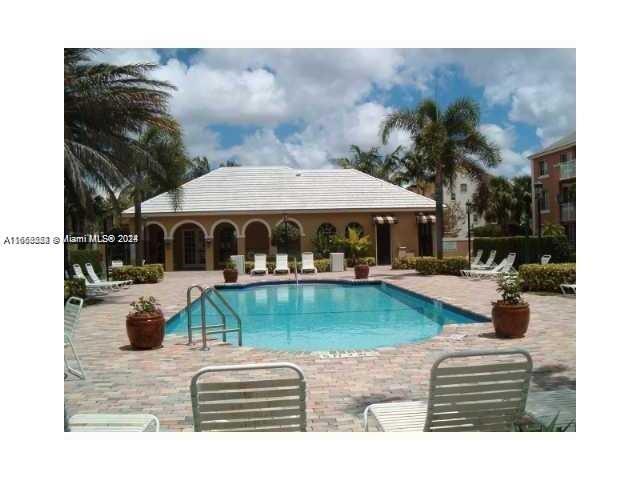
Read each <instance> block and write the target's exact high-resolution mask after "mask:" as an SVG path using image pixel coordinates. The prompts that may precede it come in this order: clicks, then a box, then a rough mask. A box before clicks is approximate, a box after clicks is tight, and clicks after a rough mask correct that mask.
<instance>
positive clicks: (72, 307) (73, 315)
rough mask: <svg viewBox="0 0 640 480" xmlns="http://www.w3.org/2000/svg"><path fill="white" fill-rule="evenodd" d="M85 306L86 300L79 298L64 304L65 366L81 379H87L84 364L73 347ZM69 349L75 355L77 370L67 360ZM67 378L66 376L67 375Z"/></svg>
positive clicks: (70, 298) (72, 298)
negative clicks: (77, 326) (83, 306)
mask: <svg viewBox="0 0 640 480" xmlns="http://www.w3.org/2000/svg"><path fill="white" fill-rule="evenodd" d="M83 304H84V300H82V299H81V298H78V297H69V298H68V299H67V302H66V303H65V304H64V348H65V353H64V366H65V369H66V370H67V371H68V372H69V373H71V374H72V375H75V376H76V377H78V378H80V379H83V380H84V379H85V378H86V377H85V373H84V369H83V368H82V363H81V362H80V358H79V357H78V354H77V353H76V349H75V347H74V346H73V341H72V340H73V334H74V333H75V329H76V325H77V324H78V320H79V319H80V312H81V311H82V305H83ZM67 347H69V348H70V349H71V353H72V354H73V359H74V360H75V363H76V365H77V367H78V368H77V369H75V368H72V367H71V365H69V361H68V360H67V355H66V349H67ZM65 377H66V375H65Z"/></svg>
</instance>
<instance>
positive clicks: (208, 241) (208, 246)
mask: <svg viewBox="0 0 640 480" xmlns="http://www.w3.org/2000/svg"><path fill="white" fill-rule="evenodd" d="M213 245H214V242H213V237H207V238H205V239H204V254H205V265H206V266H205V269H206V270H213V266H214V263H213Z"/></svg>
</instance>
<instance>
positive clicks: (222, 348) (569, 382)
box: [65, 267, 576, 431]
mask: <svg viewBox="0 0 640 480" xmlns="http://www.w3.org/2000/svg"><path fill="white" fill-rule="evenodd" d="M352 276H353V271H351V270H350V271H347V272H343V273H326V274H319V275H318V278H323V279H331V278H341V277H342V278H352ZM273 278H274V277H273V276H271V275H270V276H269V277H268V279H273ZM370 278H372V279H379V280H383V281H387V282H389V283H392V284H395V285H398V286H401V287H404V288H406V289H409V290H412V291H415V292H418V293H422V294H425V295H428V296H430V297H431V298H435V299H438V300H442V301H445V302H447V303H450V304H453V305H456V306H459V307H461V308H465V309H467V310H471V311H473V312H476V313H479V314H482V315H485V316H487V317H490V315H491V303H490V302H491V301H492V300H494V299H496V297H497V293H496V292H495V284H494V283H493V282H491V281H487V280H483V281H473V280H465V279H462V278H458V277H451V276H433V277H423V276H420V275H417V274H416V273H415V272H414V271H393V270H390V269H389V268H388V267H375V268H372V269H371V275H370ZM254 280H256V278H251V279H250V278H249V277H248V276H244V275H243V276H241V277H240V281H242V282H247V281H254ZM220 282H222V273H221V272H170V273H167V274H166V276H165V279H164V280H163V281H162V282H161V283H158V284H155V285H134V286H133V287H131V288H130V289H128V290H124V291H122V292H118V293H115V294H112V295H110V296H109V297H108V298H107V299H105V300H104V301H101V302H100V303H97V304H95V305H88V306H86V307H85V308H84V309H83V313H82V317H81V319H80V322H79V325H78V327H77V330H76V334H75V338H74V344H75V346H76V349H77V351H78V354H79V356H80V358H81V359H82V362H83V365H84V368H85V371H86V373H87V379H86V380H78V379H75V378H70V379H68V380H66V381H65V400H66V402H67V408H68V411H69V413H71V414H73V413H95V412H102V413H153V414H155V415H157V416H158V418H159V419H160V423H161V429H162V430H170V431H176V430H178V431H180V430H186V431H191V430H192V422H191V403H190V397H189V381H190V379H191V376H192V375H193V374H194V373H195V372H196V371H197V370H198V369H200V368H202V367H203V366H208V365H220V364H237V363H257V362H273V361H288V362H293V363H296V364H297V365H299V366H300V367H301V368H302V369H303V370H304V372H305V376H306V378H307V382H308V429H309V430H312V431H360V430H362V412H363V410H364V408H365V407H366V406H367V405H368V404H370V403H373V402H379V401H382V400H417V399H424V398H425V396H426V392H427V387H428V375H429V369H430V368H431V365H432V364H433V361H434V359H435V358H436V357H437V356H439V355H440V354H442V353H444V352H452V351H460V350H467V349H506V348H524V349H526V350H528V351H529V352H530V353H531V355H532V357H533V361H534V368H535V375H534V380H533V383H532V386H531V389H532V391H535V390H551V389H557V388H564V387H568V388H572V389H575V385H576V354H575V351H576V303H575V299H574V298H572V297H563V296H560V295H551V294H548V295H542V294H526V295H525V297H526V300H527V301H528V302H529V303H530V304H531V322H530V325H529V331H528V333H527V336H526V337H525V338H522V339H513V340H504V339H498V338H496V337H495V335H494V334H493V327H492V325H491V323H474V324H467V325H447V326H445V328H444V330H443V331H442V332H441V334H440V335H438V336H436V337H434V338H432V339H430V340H425V341H422V342H418V343H414V344H409V345H402V346H398V347H392V348H382V349H378V350H375V351H372V352H369V354H368V355H360V356H356V357H347V356H345V357H339V358H327V357H326V356H325V355H320V354H317V353H306V354H302V353H290V352H274V351H266V350H259V349H254V348H250V347H237V346H232V345H221V344H213V343H212V344H211V349H210V350H209V351H206V352H202V351H200V350H199V346H196V347H189V346H186V340H185V338H184V337H180V336H175V335H167V337H165V342H164V346H163V347H162V348H160V349H156V350H152V351H134V350H131V349H130V348H129V346H128V345H129V341H128V339H127V334H126V331H125V317H126V314H127V312H128V311H129V303H130V302H131V301H132V300H133V299H135V298H137V297H138V296H141V295H154V296H155V297H156V298H157V299H158V300H159V301H160V302H161V304H162V308H163V310H164V312H165V315H166V317H167V318H169V317H170V316H171V315H173V314H174V313H175V312H177V311H179V310H180V309H182V308H183V307H184V306H185V304H186V298H185V297H186V289H187V287H188V286H189V285H191V284H194V283H199V284H208V285H209V284H213V283H220Z"/></svg>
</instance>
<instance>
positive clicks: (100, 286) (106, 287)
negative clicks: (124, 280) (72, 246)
mask: <svg viewBox="0 0 640 480" xmlns="http://www.w3.org/2000/svg"><path fill="white" fill-rule="evenodd" d="M73 272H74V275H73V276H74V277H75V278H81V279H82V280H84V283H85V285H86V286H87V292H92V293H94V294H96V296H100V295H103V294H106V293H109V292H111V291H114V290H118V289H119V288H120V287H119V286H117V285H113V284H111V283H109V282H100V283H95V282H92V281H91V279H90V278H87V277H86V276H85V275H84V273H83V271H82V267H81V266H80V265H78V264H77V263H75V264H74V265H73Z"/></svg>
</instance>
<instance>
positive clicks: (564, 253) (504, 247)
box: [473, 235, 571, 267]
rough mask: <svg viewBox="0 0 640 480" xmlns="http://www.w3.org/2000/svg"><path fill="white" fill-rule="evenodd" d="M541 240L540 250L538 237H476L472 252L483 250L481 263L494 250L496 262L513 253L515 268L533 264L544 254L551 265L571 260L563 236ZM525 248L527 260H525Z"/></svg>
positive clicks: (547, 237)
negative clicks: (514, 255)
mask: <svg viewBox="0 0 640 480" xmlns="http://www.w3.org/2000/svg"><path fill="white" fill-rule="evenodd" d="M527 239H528V242H529V243H528V245H527ZM541 240H542V242H541V243H542V244H541V249H538V237H524V236H517V237H476V238H474V239H473V251H474V252H477V251H478V250H484V253H483V255H482V261H485V260H486V259H487V257H488V256H489V252H490V251H491V250H495V251H496V262H499V261H500V260H502V259H503V258H505V257H506V256H507V255H508V254H509V253H511V252H515V253H516V254H517V257H516V262H515V266H516V267H518V266H519V265H521V264H523V263H531V262H535V261H536V260H539V259H540V257H541V256H542V255H546V254H549V255H551V263H563V262H568V261H569V260H570V259H571V246H570V244H569V240H567V237H565V236H564V235H557V236H543V237H542V239H541ZM527 246H528V258H529V260H527Z"/></svg>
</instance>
